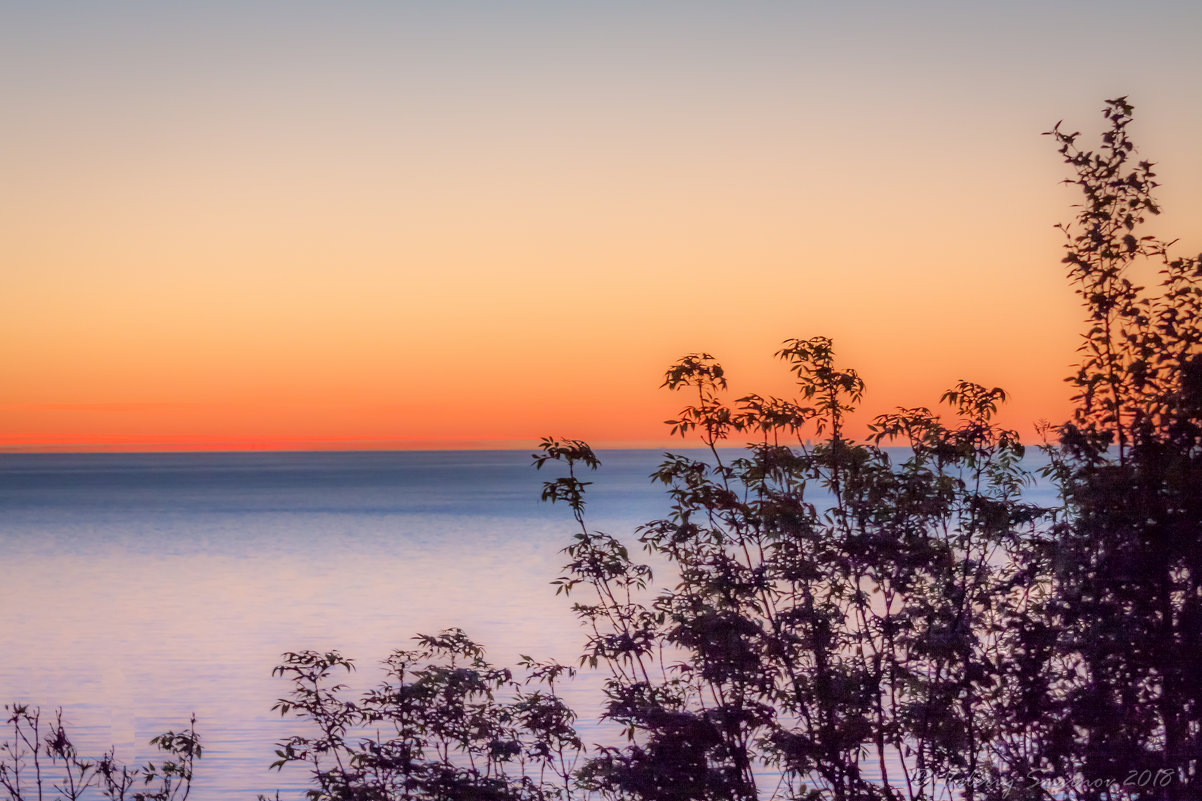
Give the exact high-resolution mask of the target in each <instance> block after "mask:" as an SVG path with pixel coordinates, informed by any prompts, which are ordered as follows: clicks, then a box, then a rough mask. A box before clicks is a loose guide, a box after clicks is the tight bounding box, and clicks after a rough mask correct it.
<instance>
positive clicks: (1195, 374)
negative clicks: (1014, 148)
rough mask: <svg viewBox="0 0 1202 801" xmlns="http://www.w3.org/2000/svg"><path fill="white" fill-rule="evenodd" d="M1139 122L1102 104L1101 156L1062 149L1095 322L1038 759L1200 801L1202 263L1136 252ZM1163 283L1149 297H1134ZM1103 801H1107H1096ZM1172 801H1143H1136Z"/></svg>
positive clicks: (1144, 238)
mask: <svg viewBox="0 0 1202 801" xmlns="http://www.w3.org/2000/svg"><path fill="white" fill-rule="evenodd" d="M1131 114H1132V107H1131V105H1130V104H1129V103H1128V102H1127V100H1126V99H1125V98H1118V99H1116V100H1111V101H1108V103H1107V106H1106V110H1105V115H1106V119H1107V120H1108V122H1109V124H1110V127H1109V130H1108V131H1107V132H1106V134H1105V135H1104V136H1103V139H1102V147H1101V148H1099V149H1098V150H1096V151H1090V150H1082V149H1081V148H1080V147H1079V146H1078V144H1077V139H1078V136H1079V135H1078V134H1076V133H1065V132H1063V131H1061V130H1060V128H1059V126H1057V128H1056V129H1054V130H1053V131H1051V132H1050V133H1051V135H1052V136H1053V137H1054V139H1055V141H1056V142H1057V143H1058V145H1059V148H1060V152H1061V154H1062V155H1063V157H1064V159H1065V161H1066V162H1067V163H1068V164H1070V165H1071V166H1072V167H1073V168H1074V170H1075V172H1076V178H1075V180H1073V181H1070V182H1069V183H1072V184H1075V185H1076V186H1077V187H1079V188H1080V190H1081V192H1082V194H1083V196H1084V202H1083V203H1082V204H1081V205H1080V206H1078V207H1077V208H1078V215H1077V219H1076V220H1075V222H1074V223H1073V224H1072V225H1066V226H1064V231H1065V234H1066V250H1067V255H1066V257H1065V259H1064V261H1065V263H1066V264H1068V265H1069V277H1070V279H1071V280H1072V281H1073V283H1074V285H1075V287H1076V290H1077V292H1078V294H1079V295H1080V296H1081V298H1082V300H1083V302H1084V305H1085V308H1086V310H1087V312H1088V324H1089V329H1088V331H1087V333H1086V334H1085V336H1084V342H1083V344H1082V348H1081V352H1082V359H1081V365H1080V369H1079V371H1078V373H1077V375H1075V376H1073V377H1072V378H1071V379H1070V381H1071V383H1072V385H1073V386H1074V387H1075V388H1076V390H1077V395H1076V400H1077V407H1076V412H1075V414H1074V417H1073V419H1072V421H1070V422H1069V423H1068V424H1066V425H1064V426H1063V427H1062V428H1061V429H1060V431H1059V432H1058V433H1059V444H1058V446H1057V447H1055V448H1051V449H1049V451H1050V453H1051V455H1052V457H1053V463H1052V468H1051V469H1050V470H1049V472H1050V473H1051V474H1052V475H1053V476H1054V477H1055V478H1056V479H1057V480H1058V482H1059V486H1060V487H1061V490H1062V492H1063V494H1064V503H1065V510H1066V512H1067V515H1066V517H1065V519H1064V521H1063V522H1062V523H1061V524H1060V525H1058V526H1057V528H1056V531H1055V542H1056V551H1055V563H1054V565H1053V570H1054V577H1055V584H1056V587H1057V594H1056V596H1055V598H1054V602H1053V603H1052V604H1050V605H1049V606H1048V608H1047V609H1046V615H1045V625H1046V626H1047V628H1048V632H1049V636H1050V634H1052V633H1054V634H1055V638H1054V642H1055V655H1056V658H1057V659H1058V660H1059V662H1058V665H1059V669H1058V670H1054V671H1049V672H1048V678H1047V679H1046V682H1047V684H1046V687H1045V688H1044V689H1043V691H1042V692H1043V693H1044V694H1045V696H1046V700H1045V703H1044V704H1043V719H1044V721H1045V724H1044V725H1045V726H1047V727H1048V729H1049V735H1050V736H1049V737H1048V740H1047V746H1046V749H1045V751H1044V753H1043V755H1042V756H1043V759H1044V761H1045V764H1046V765H1047V766H1048V767H1049V769H1051V770H1055V771H1056V772H1059V773H1062V774H1071V775H1074V776H1075V777H1076V783H1077V784H1078V785H1081V786H1084V787H1087V788H1089V789H1088V790H1087V791H1086V792H1082V793H1081V794H1080V796H1081V797H1083V798H1102V797H1106V796H1104V795H1103V793H1104V792H1109V793H1110V794H1111V795H1110V797H1119V794H1121V793H1125V792H1128V791H1127V790H1125V789H1124V788H1122V787H1116V786H1115V785H1116V784H1120V783H1122V782H1124V781H1125V779H1126V778H1128V777H1130V776H1131V775H1132V774H1133V773H1135V772H1139V773H1141V774H1142V773H1143V772H1144V771H1150V774H1149V775H1152V776H1155V775H1162V776H1166V777H1169V778H1170V780H1168V781H1166V787H1165V789H1164V790H1163V791H1158V792H1159V793H1160V796H1163V797H1169V798H1198V797H1202V763H1200V760H1202V671H1200V670H1199V668H1198V665H1197V662H1196V660H1194V659H1193V657H1192V655H1193V654H1197V653H1200V652H1202V347H1200V344H1202V317H1200V314H1199V312H1200V311H1202V256H1197V257H1193V258H1180V257H1178V258H1174V257H1171V256H1170V255H1169V252H1168V251H1169V247H1170V245H1172V243H1171V242H1164V241H1161V240H1160V239H1158V238H1156V237H1154V236H1150V235H1142V234H1141V231H1142V228H1141V226H1142V225H1143V224H1144V223H1145V218H1146V217H1147V216H1150V215H1155V214H1158V213H1159V207H1158V206H1157V204H1156V203H1155V201H1154V199H1153V197H1152V191H1153V189H1155V187H1156V182H1155V180H1154V178H1155V173H1154V172H1153V169H1152V168H1153V165H1152V164H1151V163H1149V162H1147V161H1137V160H1136V159H1137V157H1136V154H1135V149H1134V146H1133V145H1132V143H1131V141H1130V138H1129V136H1128V127H1129V125H1130V123H1131ZM1141 274H1154V275H1156V276H1157V284H1158V285H1157V286H1155V287H1154V288H1153V289H1152V290H1151V291H1149V290H1148V289H1146V288H1145V287H1142V286H1139V285H1138V284H1137V283H1136V281H1137V280H1138V279H1139V276H1140V275H1141ZM1098 788H1101V792H1099V791H1098ZM1130 794H1131V795H1134V796H1137V797H1140V798H1144V797H1160V796H1156V795H1154V794H1150V793H1145V794H1141V791H1136V792H1132V793H1130Z"/></svg>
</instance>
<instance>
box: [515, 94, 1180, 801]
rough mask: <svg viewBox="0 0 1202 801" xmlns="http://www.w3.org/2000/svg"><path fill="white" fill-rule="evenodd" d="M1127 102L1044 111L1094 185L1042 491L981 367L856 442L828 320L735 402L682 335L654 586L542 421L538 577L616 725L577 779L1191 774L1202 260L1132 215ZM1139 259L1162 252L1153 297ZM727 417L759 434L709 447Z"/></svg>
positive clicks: (1136, 184) (854, 782) (1107, 789)
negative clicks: (573, 524)
mask: <svg viewBox="0 0 1202 801" xmlns="http://www.w3.org/2000/svg"><path fill="white" fill-rule="evenodd" d="M1131 113H1132V108H1131V106H1130V104H1128V103H1127V102H1126V100H1125V99H1123V98H1120V99H1117V100H1112V101H1108V102H1107V104H1106V109H1105V111H1104V116H1105V119H1106V120H1107V122H1108V124H1109V130H1107V131H1106V133H1105V134H1104V135H1103V137H1102V148H1101V149H1100V150H1099V151H1097V152H1093V151H1083V150H1080V149H1079V148H1078V146H1077V144H1076V140H1077V138H1078V134H1067V133H1064V132H1062V131H1061V130H1060V128H1059V126H1057V127H1056V128H1055V129H1054V130H1053V131H1051V132H1050V134H1051V135H1052V136H1053V138H1054V139H1055V141H1056V142H1057V143H1058V145H1059V147H1060V152H1061V154H1062V156H1063V158H1064V160H1065V162H1066V163H1067V164H1068V165H1069V166H1070V167H1071V168H1072V169H1073V170H1074V172H1075V173H1076V179H1075V180H1073V181H1069V182H1068V183H1072V184H1075V185H1076V186H1077V187H1078V188H1079V189H1080V190H1081V191H1082V192H1083V194H1084V203H1083V204H1082V205H1081V206H1079V207H1078V208H1079V215H1078V218H1077V220H1076V222H1075V223H1073V224H1071V225H1065V226H1062V229H1063V230H1064V232H1065V234H1066V248H1067V256H1066V257H1065V259H1064V261H1065V263H1066V264H1068V265H1069V278H1070V280H1071V281H1072V282H1073V284H1074V286H1075V287H1076V289H1077V291H1078V293H1079V294H1080V296H1081V297H1082V300H1083V301H1084V305H1085V308H1086V311H1087V315H1088V328H1087V331H1086V334H1085V336H1084V342H1083V345H1082V348H1081V354H1082V355H1081V362H1080V364H1079V366H1078V369H1077V372H1076V374H1075V375H1073V376H1072V377H1071V378H1070V379H1069V380H1070V382H1071V384H1072V385H1073V386H1074V387H1075V389H1076V395H1075V398H1074V400H1075V402H1076V404H1077V405H1076V411H1075V414H1074V416H1073V419H1072V420H1071V421H1070V422H1068V423H1067V424H1065V425H1064V426H1063V427H1061V428H1060V429H1059V430H1057V431H1054V432H1052V431H1051V430H1050V429H1049V430H1048V433H1054V434H1056V435H1058V439H1059V441H1058V442H1057V443H1055V444H1052V443H1045V451H1046V454H1047V456H1048V458H1049V466H1048V468H1047V469H1046V470H1045V471H1044V475H1045V477H1046V478H1048V479H1050V480H1052V481H1053V482H1054V483H1055V485H1056V486H1057V487H1058V488H1059V490H1060V491H1061V496H1062V505H1061V506H1060V507H1059V508H1055V509H1041V508H1038V507H1036V506H1034V505H1032V504H1029V503H1026V502H1024V501H1023V499H1022V490H1023V488H1024V486H1025V485H1026V484H1027V483H1028V482H1029V481H1030V480H1031V477H1030V476H1028V475H1027V474H1026V473H1025V472H1024V470H1023V468H1022V467H1021V465H1020V462H1021V460H1022V458H1023V456H1024V449H1023V446H1022V445H1021V444H1020V441H1019V437H1018V435H1017V434H1016V433H1015V432H1013V431H1009V430H1005V429H1002V428H999V427H997V426H996V425H995V424H994V423H993V421H992V418H993V416H994V414H995V412H996V411H997V408H998V405H999V404H1000V403H1002V402H1004V400H1005V393H1004V392H1003V391H1002V390H1000V389H997V388H993V389H988V388H986V387H984V386H981V385H977V384H973V383H970V382H964V381H961V382H960V383H959V384H958V385H957V386H956V387H954V388H952V389H951V390H949V391H948V392H947V393H945V394H944V396H943V399H942V400H943V402H944V403H945V404H946V405H948V406H950V407H951V411H952V414H951V417H950V419H944V418H943V417H942V416H940V415H938V414H935V413H933V412H931V411H930V410H928V409H925V408H917V409H898V410H897V411H895V412H893V413H890V414H885V415H881V416H879V417H878V418H876V420H875V421H874V422H873V423H872V425H871V426H870V436H869V437H868V439H867V441H864V442H855V441H852V440H851V439H849V438H848V437H847V436H846V434H845V425H844V421H845V419H846V415H847V414H848V413H849V412H851V411H853V410H854V407H855V406H856V405H857V404H858V403H859V402H860V399H861V396H862V393H863V391H864V383H863V381H862V380H861V379H860V377H859V376H858V375H857V374H856V372H855V371H854V370H850V369H845V368H841V367H839V366H838V365H837V363H836V361H835V359H834V352H833V347H832V343H831V342H830V341H829V340H828V339H825V338H821V337H817V338H813V339H810V340H791V341H788V342H786V343H785V345H784V347H783V349H782V350H781V351H780V352H779V353H778V356H779V357H780V358H782V359H783V360H785V361H786V362H787V364H788V365H789V368H790V370H791V371H792V372H793V373H794V375H795V376H796V379H797V384H798V390H799V391H798V397H797V399H796V400H784V399H780V398H763V397H760V396H758V395H748V396H746V397H743V398H738V399H736V400H735V401H734V402H733V403H727V402H726V401H725V400H724V399H723V397H722V393H723V392H724V391H725V390H726V373H725V371H724V369H723V368H722V367H721V366H720V365H719V364H718V363H717V362H716V361H715V360H714V359H713V358H712V357H711V356H709V355H708V354H704V353H697V354H691V355H689V356H686V357H685V358H684V359H682V360H681V361H680V362H679V363H678V364H676V365H674V366H673V367H671V368H670V369H669V370H668V372H667V375H666V377H665V381H664V385H665V386H666V387H668V388H669V389H672V390H681V391H685V392H687V393H690V394H691V396H692V400H691V402H690V404H689V405H688V406H686V407H685V408H684V409H683V410H682V411H681V412H680V414H679V415H678V416H677V417H676V418H675V419H672V420H669V421H667V423H668V425H669V426H670V427H671V429H672V432H673V433H676V434H681V435H690V434H695V435H696V436H697V437H698V439H699V440H700V441H701V443H702V444H703V445H704V446H706V448H708V450H709V458H708V459H704V460H701V459H693V458H688V457H685V456H679V455H670V456H668V457H667V459H666V460H665V461H664V462H663V464H662V465H661V467H660V469H659V470H658V471H657V472H656V473H655V475H654V476H653V478H654V479H656V480H658V481H659V482H661V483H662V484H664V485H665V486H666V487H667V491H668V495H669V498H670V500H671V510H670V513H669V515H668V516H667V517H666V518H664V519H662V520H656V521H652V522H650V523H648V524H646V525H644V526H643V527H641V528H640V530H639V532H638V537H639V540H640V542H641V543H642V545H643V547H644V548H646V549H647V550H648V551H650V552H652V553H653V554H656V555H658V556H661V557H665V558H666V559H667V560H668V561H669V563H670V564H671V566H672V568H673V569H674V570H675V571H676V575H677V576H678V583H676V585H675V586H674V587H673V588H671V589H670V590H665V591H662V592H661V593H660V594H658V595H656V596H654V597H648V596H647V594H646V593H643V592H642V591H643V590H644V589H645V588H646V587H647V586H648V584H649V582H650V580H651V576H650V571H649V569H648V568H647V567H646V566H645V565H641V564H638V563H637V562H635V561H634V560H632V559H631V557H630V555H629V553H628V551H627V548H626V546H625V545H624V544H623V543H622V542H620V541H619V540H617V539H615V538H613V537H611V536H609V535H607V534H603V533H600V532H594V531H590V530H589V529H588V527H587V525H586V524H585V521H584V517H583V509H584V495H583V493H584V489H585V486H586V483H585V482H581V481H580V480H579V478H578V477H577V475H576V468H577V467H578V466H586V467H590V468H593V467H596V464H597V460H596V456H595V455H594V454H593V453H592V451H591V450H589V449H588V447H587V446H586V445H585V444H584V443H580V442H566V443H561V442H557V441H554V440H546V441H544V443H543V452H542V454H539V455H537V456H536V463H537V464H539V466H542V464H544V463H545V462H547V461H550V460H556V461H560V462H562V463H564V464H565V465H566V467H567V470H568V476H569V478H568V480H567V481H566V482H563V483H556V482H551V483H549V484H548V485H547V487H548V489H547V491H545V492H544V497H545V498H548V499H550V500H552V501H566V502H567V503H568V504H569V505H570V506H571V508H572V511H573V515H574V517H575V518H576V520H577V522H578V523H579V531H577V532H576V533H575V535H574V540H573V542H572V544H571V545H570V546H569V548H568V549H567V553H568V555H569V557H570V559H571V561H570V562H569V564H568V565H567V568H566V575H565V576H564V577H562V578H560V579H559V580H558V582H557V584H558V586H559V589H560V590H561V591H563V592H577V591H580V590H585V591H587V592H588V593H589V594H588V597H587V598H586V599H585V600H583V601H581V602H578V603H577V604H576V605H575V607H574V608H575V610H576V613H577V614H578V615H579V617H580V618H581V620H582V621H583V622H584V624H585V626H586V628H587V629H588V630H589V631H590V632H591V635H590V638H589V641H588V645H587V647H586V651H585V654H584V656H583V661H584V662H585V663H587V664H590V665H604V666H605V667H607V669H608V671H609V674H610V675H609V678H608V680H607V685H606V693H607V697H608V705H607V707H606V711H605V715H606V717H607V718H609V719H610V720H613V721H616V722H618V723H620V724H622V725H623V726H624V727H625V730H626V733H627V737H628V740H629V744H628V745H627V746H625V747H624V748H608V749H602V750H601V751H600V753H599V754H597V755H596V756H594V757H592V758H591V759H590V760H589V761H588V762H587V763H586V765H585V767H584V769H583V770H582V771H581V774H580V776H581V783H582V786H584V787H585V788H587V789H590V790H594V791H597V792H599V793H600V794H601V795H602V796H604V797H612V798H646V799H667V798H740V799H750V798H754V797H758V796H761V795H763V794H765V792H768V791H771V792H772V793H773V794H774V795H775V796H778V797H791V798H805V797H829V798H834V799H853V798H854V799H868V798H891V799H892V798H909V799H918V798H933V797H939V796H945V797H949V798H950V797H951V795H952V793H953V792H957V793H960V794H962V795H963V797H965V798H975V797H981V798H997V799H1001V798H1048V797H1065V798H1081V799H1117V798H1131V799H1137V798H1138V799H1146V798H1196V797H1200V796H1202V788H1200V787H1199V784H1200V783H1202V778H1200V777H1199V764H1198V760H1199V759H1200V758H1202V740H1200V738H1202V673H1200V672H1199V670H1198V669H1197V668H1196V667H1195V666H1194V665H1193V664H1192V663H1191V662H1190V660H1189V659H1188V658H1183V655H1184V654H1193V653H1197V652H1198V649H1199V646H1200V645H1202V586H1199V571H1200V569H1202V563H1200V561H1199V560H1200V559H1202V531H1200V530H1199V527H1200V526H1202V439H1200V437H1202V430H1200V426H1202V355H1200V353H1199V343H1200V342H1202V330H1200V328H1199V325H1200V324H1199V311H1200V306H1202V287H1200V286H1199V278H1200V276H1202V261H1200V260H1199V259H1198V258H1192V259H1191V258H1172V257H1170V256H1169V255H1168V249H1169V245H1170V244H1171V243H1165V242H1162V241H1160V240H1158V239H1156V238H1155V237H1152V236H1148V235H1144V234H1143V233H1142V229H1141V225H1142V224H1143V223H1144V221H1145V217H1146V216H1147V215H1152V214H1156V213H1158V211H1159V209H1158V207H1157V205H1156V203H1155V201H1154V200H1153V199H1152V196H1151V192H1152V190H1153V189H1154V188H1155V186H1156V184H1155V181H1154V180H1153V178H1154V173H1153V171H1152V165H1151V163H1149V162H1146V161H1138V162H1135V161H1134V158H1135V157H1134V152H1135V151H1134V147H1133V145H1132V143H1131V141H1130V138H1129V136H1128V131H1127V129H1128V126H1129V124H1130V122H1131ZM1139 262H1149V263H1152V264H1155V265H1159V267H1160V286H1159V288H1158V290H1157V291H1156V292H1154V293H1149V292H1147V291H1146V290H1145V289H1144V288H1143V287H1141V286H1138V285H1137V284H1136V282H1135V278H1134V277H1133V275H1134V273H1133V270H1134V269H1135V266H1136V265H1137V263H1139ZM1141 266H1142V265H1141ZM736 434H737V435H741V436H743V437H744V438H752V439H753V441H752V442H751V443H750V444H749V445H748V446H747V448H746V450H745V452H744V453H743V454H741V455H739V456H737V457H736V458H731V459H724V456H723V451H722V450H720V446H722V445H725V444H726V442H727V441H728V439H729V438H731V437H733V436H735V435H736ZM810 436H815V437H816V439H813V440H811V439H809V437H810ZM887 445H896V446H902V447H901V449H900V451H899V450H897V449H891V448H887V447H885V446H887ZM559 481H561V480H558V479H557V482H559ZM762 768H767V771H765V770H762ZM765 777H770V781H771V782H773V783H777V786H776V787H775V788H773V787H769V786H764V785H763V780H764V778H765Z"/></svg>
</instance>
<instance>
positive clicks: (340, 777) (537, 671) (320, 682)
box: [273, 629, 583, 801]
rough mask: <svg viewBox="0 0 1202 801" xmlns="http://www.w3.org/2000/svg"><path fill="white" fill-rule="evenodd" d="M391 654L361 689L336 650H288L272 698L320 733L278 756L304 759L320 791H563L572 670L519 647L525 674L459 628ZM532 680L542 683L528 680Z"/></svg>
mask: <svg viewBox="0 0 1202 801" xmlns="http://www.w3.org/2000/svg"><path fill="white" fill-rule="evenodd" d="M415 639H416V641H417V647H416V648H414V649H410V650H398V651H395V652H393V654H392V655H391V656H390V657H389V658H388V659H387V660H386V662H385V671H386V678H385V680H384V681H383V682H382V683H381V684H380V685H379V686H377V687H375V688H374V689H371V690H369V691H367V692H366V693H364V694H362V695H361V696H360V697H359V698H358V700H355V699H352V698H349V697H348V693H347V687H346V685H344V684H341V683H337V682H336V681H335V680H334V679H335V677H336V674H337V673H338V672H339V671H345V672H347V673H349V672H350V671H352V670H353V669H354V664H353V663H352V661H351V660H350V659H347V658H346V657H343V656H342V655H341V654H339V653H338V652H330V653H325V654H321V653H317V652H314V651H303V652H300V653H288V654H285V655H284V662H283V663H282V664H280V665H279V666H278V667H276V668H275V674H276V675H278V676H282V677H284V678H287V679H288V680H289V681H290V682H291V684H292V692H291V693H290V694H289V695H288V696H287V697H286V698H282V699H280V701H279V702H278V703H277V704H276V705H275V707H274V708H275V709H277V710H279V712H280V714H281V715H288V714H292V715H295V716H297V717H300V718H303V719H305V720H307V721H309V722H310V723H311V724H312V725H313V727H314V728H315V729H316V733H314V734H311V735H308V736H304V735H297V736H293V737H291V738H290V739H288V740H286V741H284V742H281V743H280V744H279V750H277V751H276V755H277V757H278V760H277V761H276V762H275V763H274V764H273V767H276V768H281V769H282V768H283V767H284V766H285V765H288V764H290V763H302V764H306V765H308V767H309V768H310V770H311V773H312V778H313V788H312V789H311V790H309V792H308V797H309V798H311V799H314V801H318V800H319V799H320V800H321V801H352V800H354V801H360V800H362V801H369V800H370V801H383V799H411V798H412V799H419V798H420V799H445V800H446V801H451V800H452V799H455V800H456V801H459V800H460V799H478V800H479V801H488V799H507V800H512V801H541V800H542V799H549V798H557V797H560V796H561V795H563V794H565V793H566V792H567V790H568V788H569V786H570V784H571V779H572V774H573V772H574V770H575V767H576V762H577V760H578V758H579V754H580V752H581V750H582V748H583V744H582V743H581V742H580V739H579V737H578V736H577V734H576V731H575V729H574V728H573V724H574V721H575V713H574V712H572V710H571V709H569V708H568V707H567V706H566V705H565V704H564V703H563V701H562V700H561V698H560V697H559V695H558V694H557V691H556V684H557V682H558V681H559V680H560V679H561V678H563V677H565V676H570V675H572V674H573V672H574V670H573V669H572V668H569V667H565V666H563V665H559V664H556V663H554V662H542V663H540V662H536V661H534V660H533V659H531V658H529V657H523V659H522V666H523V667H524V668H525V669H526V676H525V678H524V680H523V681H521V682H518V681H515V679H514V677H513V675H512V673H511V671H509V670H508V669H505V668H497V667H494V666H493V665H491V664H489V663H488V662H487V661H486V660H485V659H484V651H483V649H482V648H481V647H480V646H479V645H478V644H476V643H474V642H472V641H471V640H470V639H468V637H467V636H466V635H465V634H464V633H463V631H461V630H459V629H448V630H446V631H443V632H442V633H440V634H438V635H420V636H418V637H416V638H415ZM531 685H533V686H534V689H530V687H531Z"/></svg>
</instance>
